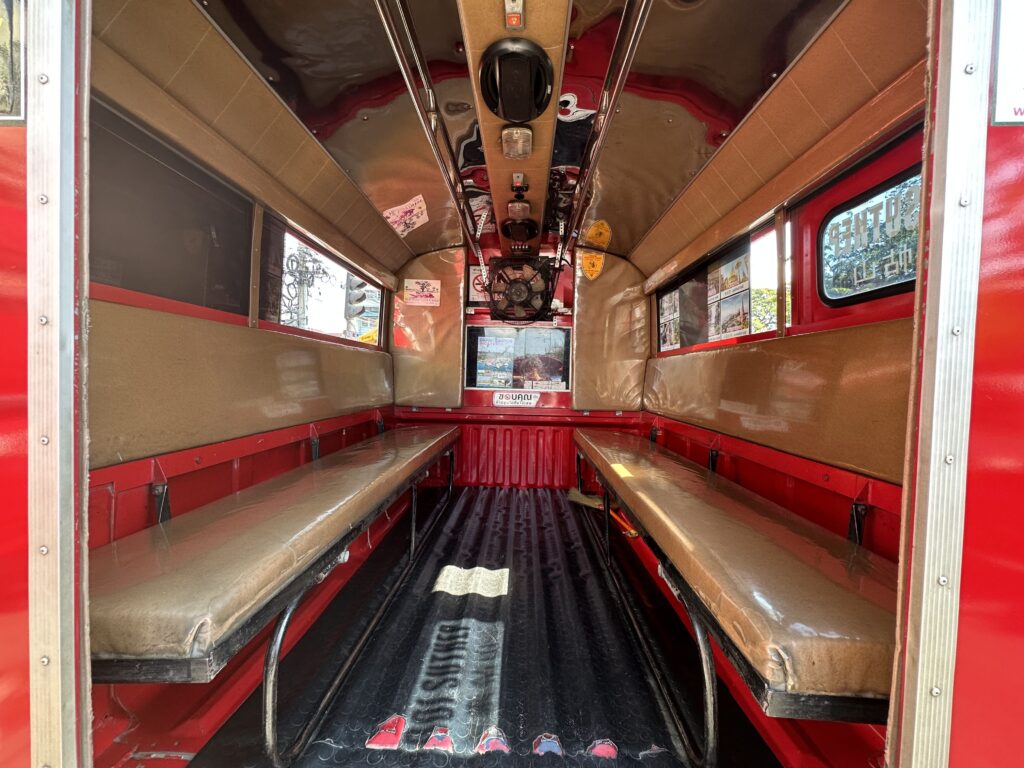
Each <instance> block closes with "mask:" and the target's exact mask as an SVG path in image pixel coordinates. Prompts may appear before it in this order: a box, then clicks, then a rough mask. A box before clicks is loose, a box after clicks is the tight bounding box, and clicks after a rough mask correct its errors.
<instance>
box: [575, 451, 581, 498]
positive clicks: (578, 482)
mask: <svg viewBox="0 0 1024 768" xmlns="http://www.w3.org/2000/svg"><path fill="white" fill-rule="evenodd" d="M576 490H577V491H579V492H580V493H583V455H582V454H581V453H580V452H579V451H576Z"/></svg>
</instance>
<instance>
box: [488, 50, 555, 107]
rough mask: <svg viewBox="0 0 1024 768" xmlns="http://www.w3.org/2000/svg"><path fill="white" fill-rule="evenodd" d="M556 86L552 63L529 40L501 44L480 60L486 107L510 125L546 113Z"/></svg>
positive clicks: (542, 51)
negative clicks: (554, 85) (554, 84)
mask: <svg viewBox="0 0 1024 768" xmlns="http://www.w3.org/2000/svg"><path fill="white" fill-rule="evenodd" d="M553 83H554V70H553V69H552V67H551V59H550V58H548V55H547V54H546V53H544V49H543V48H541V47H540V46H539V45H537V44H536V43H534V42H531V41H530V40H526V39H523V38H519V37H509V38H506V39H504V40H498V41H497V42H496V43H492V44H491V45H490V46H489V47H488V48H487V50H486V51H484V55H483V56H482V57H481V59H480V91H481V95H482V96H483V100H484V104H486V105H487V108H488V109H490V110H491V112H493V113H494V114H496V115H497V116H498V117H500V118H501V119H502V120H507V121H508V122H510V123H528V122H529V121H530V120H533V119H534V118H536V117H537V116H538V115H540V114H541V113H542V112H543V111H544V110H545V109H547V106H548V103H549V102H550V101H551V90H552V87H553Z"/></svg>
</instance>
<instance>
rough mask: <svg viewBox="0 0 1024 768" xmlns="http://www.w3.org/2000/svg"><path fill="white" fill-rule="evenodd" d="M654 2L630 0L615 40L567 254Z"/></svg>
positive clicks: (576, 234)
mask: <svg viewBox="0 0 1024 768" xmlns="http://www.w3.org/2000/svg"><path fill="white" fill-rule="evenodd" d="M653 3H654V0H630V2H629V3H628V5H627V6H626V9H625V10H624V11H623V14H622V22H621V23H620V24H619V32H618V34H617V35H616V37H615V44H614V46H613V48H612V55H611V58H610V59H609V61H608V73H607V75H605V79H604V88H603V89H602V91H601V98H600V99H598V105H599V106H598V110H597V114H595V115H594V124H593V127H591V129H590V136H589V138H588V139H587V147H586V149H585V150H584V152H583V160H582V162H581V164H580V171H579V174H578V181H577V183H576V190H575V192H574V193H573V204H572V211H571V212H570V214H569V227H568V232H569V238H568V240H567V241H566V244H565V251H566V252H567V253H569V252H571V251H572V250H573V248H575V246H576V241H577V240H578V239H579V233H580V226H581V224H582V223H583V214H584V213H585V212H586V209H587V203H588V200H589V196H590V186H591V182H592V181H593V177H594V170H595V168H596V166H597V161H598V158H600V156H601V151H602V150H603V149H604V143H605V140H606V138H607V136H608V125H609V124H610V123H611V119H612V117H613V116H614V114H615V105H616V104H617V103H618V100H619V94H621V93H622V90H623V88H624V87H625V85H626V78H627V76H628V75H629V69H630V67H631V66H632V65H633V58H634V56H635V55H636V51H637V48H638V47H639V45H640V37H641V35H643V32H644V27H645V26H646V24H647V17H648V16H649V15H650V12H651V6H652V5H653Z"/></svg>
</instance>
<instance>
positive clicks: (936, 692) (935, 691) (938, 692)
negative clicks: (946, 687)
mask: <svg viewBox="0 0 1024 768" xmlns="http://www.w3.org/2000/svg"><path fill="white" fill-rule="evenodd" d="M931 693H932V696H941V695H942V689H941V688H939V687H938V686H934V687H933V688H932V691H931Z"/></svg>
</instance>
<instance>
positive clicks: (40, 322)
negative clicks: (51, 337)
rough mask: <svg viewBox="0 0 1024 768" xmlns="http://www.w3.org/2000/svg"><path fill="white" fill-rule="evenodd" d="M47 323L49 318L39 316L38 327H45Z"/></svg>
mask: <svg viewBox="0 0 1024 768" xmlns="http://www.w3.org/2000/svg"><path fill="white" fill-rule="evenodd" d="M48 322H50V318H48V317H47V316H46V315H40V316H39V324H40V325H46V324H47V323H48Z"/></svg>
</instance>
